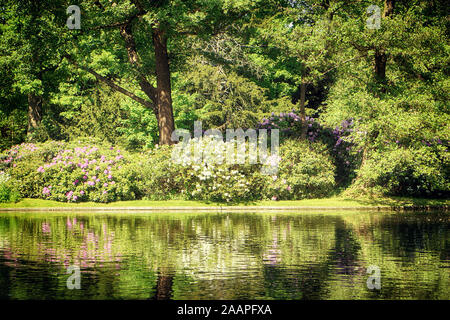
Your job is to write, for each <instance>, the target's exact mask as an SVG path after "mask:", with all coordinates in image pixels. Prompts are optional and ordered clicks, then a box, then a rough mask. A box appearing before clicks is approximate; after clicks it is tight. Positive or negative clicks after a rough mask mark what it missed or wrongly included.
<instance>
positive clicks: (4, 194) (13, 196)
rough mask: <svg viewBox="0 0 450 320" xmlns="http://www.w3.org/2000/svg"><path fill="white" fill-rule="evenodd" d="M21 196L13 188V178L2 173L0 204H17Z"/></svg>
mask: <svg viewBox="0 0 450 320" xmlns="http://www.w3.org/2000/svg"><path fill="white" fill-rule="evenodd" d="M19 200H20V194H19V192H18V191H17V190H15V189H14V188H13V187H12V186H11V176H10V175H9V174H7V173H6V172H4V171H0V202H17V201H19Z"/></svg>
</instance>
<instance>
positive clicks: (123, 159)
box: [2, 141, 137, 202]
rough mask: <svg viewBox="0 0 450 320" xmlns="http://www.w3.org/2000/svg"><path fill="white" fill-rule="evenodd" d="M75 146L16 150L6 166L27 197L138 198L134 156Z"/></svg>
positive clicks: (48, 144)
mask: <svg viewBox="0 0 450 320" xmlns="http://www.w3.org/2000/svg"><path fill="white" fill-rule="evenodd" d="M86 142H87V143H82V142H81V141H80V142H73V143H65V142H46V143H42V144H22V145H19V146H15V147H13V148H12V149H10V150H9V151H7V152H6V156H5V155H4V156H3V158H4V159H3V161H2V162H3V166H7V168H6V170H7V171H8V172H9V174H11V176H12V177H14V178H15V183H16V185H17V188H18V190H19V191H20V192H21V194H22V196H24V197H33V198H42V199H49V200H57V201H68V202H79V201H95V202H109V201H114V200H128V199H135V198H136V191H137V189H136V187H135V183H134V181H136V179H133V178H136V177H133V176H129V172H128V170H127V168H126V167H127V165H128V164H129V163H130V159H131V156H130V155H129V154H126V153H124V152H122V151H121V150H119V149H116V148H114V147H106V146H103V145H101V144H100V145H99V144H95V145H94V144H92V143H89V141H86Z"/></svg>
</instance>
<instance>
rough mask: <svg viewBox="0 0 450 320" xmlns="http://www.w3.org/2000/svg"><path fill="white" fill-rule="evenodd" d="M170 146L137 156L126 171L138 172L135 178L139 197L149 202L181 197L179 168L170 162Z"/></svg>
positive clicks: (182, 185)
mask: <svg viewBox="0 0 450 320" xmlns="http://www.w3.org/2000/svg"><path fill="white" fill-rule="evenodd" d="M172 150H173V147H171V146H161V147H159V146H158V145H156V147H155V148H154V149H152V150H150V151H147V152H145V153H143V154H141V155H139V156H135V158H134V161H133V163H132V164H130V166H127V170H129V171H130V172H139V176H138V177H137V178H136V181H137V185H138V189H139V191H140V196H142V197H143V198H145V199H150V200H167V199H173V198H177V197H178V198H179V197H181V191H182V190H183V188H184V183H183V180H182V174H181V168H180V166H178V165H176V164H175V163H174V162H173V161H172Z"/></svg>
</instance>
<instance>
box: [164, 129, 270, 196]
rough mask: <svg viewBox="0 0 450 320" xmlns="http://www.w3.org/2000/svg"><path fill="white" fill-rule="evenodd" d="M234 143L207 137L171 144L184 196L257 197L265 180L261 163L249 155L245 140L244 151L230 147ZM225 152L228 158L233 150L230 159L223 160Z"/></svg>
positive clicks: (261, 193) (260, 193)
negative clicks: (178, 167) (179, 167)
mask: <svg viewBox="0 0 450 320" xmlns="http://www.w3.org/2000/svg"><path fill="white" fill-rule="evenodd" d="M234 146H235V144H234V143H232V142H224V141H221V140H215V139H213V138H210V137H206V138H202V139H197V138H195V139H191V140H190V141H189V142H188V143H185V144H183V143H179V144H178V145H176V146H175V149H174V153H173V157H172V159H173V161H174V162H175V163H177V164H179V165H180V166H181V168H182V176H183V181H184V186H185V189H184V190H183V193H184V194H185V197H186V198H188V199H198V200H210V201H224V202H231V201H233V202H239V201H250V200H254V199H261V197H262V195H263V193H264V185H265V181H266V179H265V178H264V176H263V175H262V174H261V164H258V163H256V159H254V158H251V157H249V153H250V152H249V148H248V147H249V145H248V143H247V144H246V152H244V153H242V152H240V151H238V148H236V149H235V150H233V149H234V148H233V147H234ZM251 147H253V146H251ZM231 150H233V151H231ZM253 150H254V149H253ZM227 152H228V157H229V156H230V152H233V156H234V160H230V158H228V159H227Z"/></svg>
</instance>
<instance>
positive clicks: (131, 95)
mask: <svg viewBox="0 0 450 320" xmlns="http://www.w3.org/2000/svg"><path fill="white" fill-rule="evenodd" d="M65 58H66V59H67V60H68V61H69V62H70V63H71V64H73V65H74V66H76V67H77V68H79V69H81V70H84V71H86V72H89V73H90V74H92V75H93V76H94V77H95V78H96V79H97V80H98V81H101V82H103V83H105V84H107V85H108V86H109V87H110V88H111V89H113V90H115V91H118V92H120V93H122V94H124V95H126V96H127V97H129V98H131V99H133V100H134V101H136V102H138V103H140V104H142V105H144V106H145V107H147V108H150V109H152V110H153V111H154V112H157V111H156V108H155V106H154V105H153V103H151V102H150V101H147V100H145V99H142V98H141V97H138V96H137V95H135V94H134V93H132V92H130V91H128V90H126V89H124V88H122V87H121V86H119V85H117V84H115V83H114V82H113V81H111V80H110V79H108V78H106V77H103V76H102V75H100V74H98V73H97V72H95V71H94V70H92V69H91V68H89V67H85V66H81V65H79V64H78V62H76V61H75V60H73V59H72V57H71V56H70V55H65ZM155 114H157V113H155Z"/></svg>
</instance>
